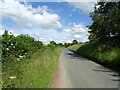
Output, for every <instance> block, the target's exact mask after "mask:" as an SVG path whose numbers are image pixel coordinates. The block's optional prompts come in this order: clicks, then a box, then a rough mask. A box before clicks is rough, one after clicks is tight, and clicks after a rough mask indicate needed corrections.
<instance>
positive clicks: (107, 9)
mask: <svg viewBox="0 0 120 90" xmlns="http://www.w3.org/2000/svg"><path fill="white" fill-rule="evenodd" d="M98 6H99V7H98ZM97 7H98V8H97ZM91 17H92V20H93V23H92V25H90V26H89V29H90V30H91V31H89V33H90V36H89V40H90V41H96V40H100V41H111V40H112V41H118V39H119V38H120V22H119V21H120V2H99V3H98V4H96V6H95V11H94V12H93V13H91Z"/></svg>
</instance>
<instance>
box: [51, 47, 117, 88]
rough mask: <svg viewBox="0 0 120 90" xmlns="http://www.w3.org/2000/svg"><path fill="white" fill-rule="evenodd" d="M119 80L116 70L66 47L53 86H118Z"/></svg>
mask: <svg viewBox="0 0 120 90" xmlns="http://www.w3.org/2000/svg"><path fill="white" fill-rule="evenodd" d="M118 81H119V78H118V74H117V73H116V72H113V71H111V70H109V69H107V68H104V67H103V66H101V65H99V64H97V63H95V62H92V61H91V60H88V59H86V58H83V57H81V56H79V55H77V54H75V53H73V52H71V51H70V50H68V49H64V50H63V51H62V54H61V57H60V62H59V65H58V68H57V70H56V72H55V75H54V79H53V83H52V85H51V88H118V86H119V83H118Z"/></svg>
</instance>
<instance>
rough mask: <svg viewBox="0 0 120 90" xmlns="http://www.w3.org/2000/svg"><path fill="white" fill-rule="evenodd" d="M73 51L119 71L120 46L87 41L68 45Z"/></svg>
mask: <svg viewBox="0 0 120 90" xmlns="http://www.w3.org/2000/svg"><path fill="white" fill-rule="evenodd" d="M69 49H70V50H71V51H74V52H75V53H77V54H79V55H81V56H84V57H86V58H89V59H91V60H93V61H95V62H98V63H100V64H103V65H104V66H108V67H110V68H112V69H115V70H117V71H120V70H119V68H120V47H118V45H110V44H107V45H106V44H105V43H99V42H89V43H83V44H77V45H73V46H70V47H69Z"/></svg>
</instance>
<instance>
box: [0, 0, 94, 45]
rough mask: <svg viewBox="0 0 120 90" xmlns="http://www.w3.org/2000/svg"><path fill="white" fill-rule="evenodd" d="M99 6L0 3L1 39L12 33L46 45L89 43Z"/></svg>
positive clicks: (67, 3) (59, 3)
mask: <svg viewBox="0 0 120 90" xmlns="http://www.w3.org/2000/svg"><path fill="white" fill-rule="evenodd" d="M95 3H96V2H67V1H66V2H19V1H15V0H4V1H0V12H2V13H0V17H1V18H0V35H2V34H3V32H4V30H8V31H9V32H12V33H13V35H15V36H17V35H20V34H29V35H30V36H32V37H34V38H35V39H36V40H40V41H42V42H43V43H44V44H48V43H49V42H50V41H55V42H56V43H71V42H72V41H73V40H74V39H76V40H78V41H79V42H86V41H88V36H89V34H88V28H86V26H88V25H90V24H91V23H92V20H91V18H90V15H89V13H91V12H93V11H94V5H95Z"/></svg>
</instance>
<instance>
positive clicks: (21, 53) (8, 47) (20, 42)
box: [1, 30, 64, 62]
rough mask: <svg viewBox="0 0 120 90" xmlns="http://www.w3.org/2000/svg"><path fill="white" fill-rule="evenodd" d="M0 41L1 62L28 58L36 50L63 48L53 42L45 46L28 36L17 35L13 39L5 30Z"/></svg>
mask: <svg viewBox="0 0 120 90" xmlns="http://www.w3.org/2000/svg"><path fill="white" fill-rule="evenodd" d="M1 40H2V41H1V42H2V43H1V44H2V62H5V61H7V60H9V59H10V60H13V58H14V59H16V60H19V59H23V58H30V55H31V54H32V53H34V52H36V51H38V50H41V51H42V50H45V49H46V48H48V47H50V48H51V49H54V48H56V47H59V46H64V45H63V44H56V43H55V42H54V41H51V42H50V44H48V45H47V46H46V45H44V44H43V43H42V42H41V41H36V40H35V39H34V38H32V37H30V36H29V35H18V36H16V37H15V36H14V35H12V33H11V34H8V31H7V30H5V32H4V34H3V35H2V36H1Z"/></svg>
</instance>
